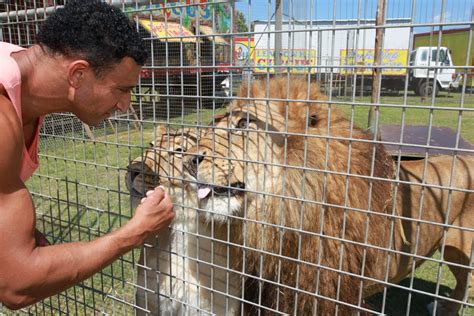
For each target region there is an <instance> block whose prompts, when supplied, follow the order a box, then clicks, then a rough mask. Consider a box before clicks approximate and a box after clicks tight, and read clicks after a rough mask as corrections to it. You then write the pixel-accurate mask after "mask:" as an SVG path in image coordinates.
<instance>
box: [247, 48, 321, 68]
mask: <svg viewBox="0 0 474 316" xmlns="http://www.w3.org/2000/svg"><path fill="white" fill-rule="evenodd" d="M254 55H255V57H254V62H255V68H254V72H259V73H261V72H270V73H274V72H275V68H274V67H273V66H274V64H275V51H274V50H268V49H255V54H254ZM281 63H282V66H288V67H289V71H290V72H292V73H308V72H311V73H315V72H316V68H314V67H313V66H316V50H315V49H291V50H290V49H283V50H282V53H281ZM287 71H288V68H282V69H281V72H287Z"/></svg>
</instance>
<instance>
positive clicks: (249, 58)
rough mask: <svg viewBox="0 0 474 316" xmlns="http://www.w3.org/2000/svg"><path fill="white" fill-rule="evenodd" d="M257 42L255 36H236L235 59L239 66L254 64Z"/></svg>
mask: <svg viewBox="0 0 474 316" xmlns="http://www.w3.org/2000/svg"><path fill="white" fill-rule="evenodd" d="M254 55H255V43H254V40H253V37H250V38H248V37H235V38H234V60H235V62H236V64H237V66H253V62H254Z"/></svg>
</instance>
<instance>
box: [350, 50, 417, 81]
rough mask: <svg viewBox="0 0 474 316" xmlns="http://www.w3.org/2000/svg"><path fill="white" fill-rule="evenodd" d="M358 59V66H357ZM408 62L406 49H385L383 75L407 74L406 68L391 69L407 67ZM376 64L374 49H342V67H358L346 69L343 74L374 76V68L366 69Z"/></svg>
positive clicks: (383, 53)
mask: <svg viewBox="0 0 474 316" xmlns="http://www.w3.org/2000/svg"><path fill="white" fill-rule="evenodd" d="M356 57H357V64H356ZM407 60H408V50H406V49H384V50H383V52H382V66H383V68H382V74H383V75H392V76H399V75H402V76H403V75H405V74H406V68H391V67H394V66H395V67H405V66H406V65H407ZM373 64H374V50H373V49H358V50H346V49H341V65H343V66H357V67H355V68H344V69H342V73H345V74H348V73H351V74H352V73H354V72H356V73H357V74H361V75H362V74H363V75H372V69H373V68H366V67H367V66H373Z"/></svg>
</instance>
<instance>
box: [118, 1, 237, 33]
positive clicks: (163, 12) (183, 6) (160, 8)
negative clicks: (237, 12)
mask: <svg viewBox="0 0 474 316" xmlns="http://www.w3.org/2000/svg"><path fill="white" fill-rule="evenodd" d="M124 12H125V13H127V14H128V15H133V16H137V15H138V16H140V18H142V19H146V18H148V19H150V15H151V16H152V18H155V19H157V20H160V21H164V20H165V18H166V20H167V21H168V22H170V21H172V22H177V23H179V24H182V25H183V26H184V27H186V28H189V29H190V28H191V27H192V24H195V23H196V22H199V23H200V24H207V25H209V26H212V27H213V29H214V30H215V32H216V33H220V34H223V33H230V32H231V25H230V22H231V15H232V6H231V3H214V2H212V1H207V0H186V1H176V2H166V3H158V4H147V5H139V6H135V5H131V6H128V7H127V8H126V9H125V10H124Z"/></svg>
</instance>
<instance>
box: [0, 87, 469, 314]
mask: <svg viewBox="0 0 474 316" xmlns="http://www.w3.org/2000/svg"><path fill="white" fill-rule="evenodd" d="M332 101H333V102H335V103H338V106H339V107H340V108H342V109H343V110H344V111H345V112H346V113H348V115H353V117H354V120H355V122H356V124H357V125H359V126H362V127H365V126H366V124H367V123H366V122H367V111H368V106H367V103H368V101H369V98H368V97H363V98H356V99H355V100H351V99H350V98H344V97H334V98H333V99H332ZM380 103H381V104H383V105H393V107H392V106H381V107H379V113H380V116H379V118H380V123H383V124H400V123H401V122H402V117H404V119H405V124H424V125H427V124H428V123H429V121H430V118H431V119H432V124H433V126H448V127H450V128H452V129H454V130H456V128H457V125H458V122H459V117H460V115H459V114H460V113H461V108H466V109H470V110H466V111H462V120H461V135H462V137H464V138H465V139H467V140H469V141H470V142H471V143H474V111H472V110H473V109H474V97H473V96H472V95H465V96H464V101H463V102H461V97H460V94H450V95H447V94H446V93H444V94H443V93H442V94H441V95H440V96H439V97H438V98H436V100H435V102H434V105H432V103H431V100H430V99H428V100H426V101H425V102H424V103H422V102H421V100H420V98H419V97H415V96H409V97H408V98H407V99H406V100H404V98H403V97H402V96H384V97H382V98H381V100H380ZM401 104H407V105H409V106H420V107H421V108H416V109H411V108H410V109H404V108H401V107H396V106H395V105H401ZM439 107H443V108H449V110H440V109H437V108H439ZM221 111H222V110H218V111H217V112H221ZM215 113H216V111H212V110H203V111H200V112H199V113H198V114H196V113H191V114H188V115H186V116H176V117H174V118H167V119H166V118H164V119H160V118H156V117H155V118H154V119H153V120H144V121H142V122H140V124H139V128H138V129H136V128H135V127H134V126H133V125H132V124H130V125H129V126H128V127H126V128H123V127H122V128H118V129H117V130H116V131H115V132H113V131H111V129H110V128H104V129H103V130H96V131H95V133H96V135H97V137H96V139H95V140H91V139H89V138H87V136H85V135H84V134H83V133H68V134H66V135H61V136H48V137H44V138H43V139H42V143H41V147H40V154H41V157H40V159H41V167H40V169H39V170H38V172H37V173H36V175H35V176H34V177H33V178H32V179H31V180H30V181H29V182H28V184H27V185H28V187H29V188H30V190H31V192H33V198H34V203H35V205H36V209H37V222H38V228H39V229H40V230H41V231H43V232H44V233H45V234H46V235H47V237H48V239H50V241H52V242H54V243H62V242H68V241H77V240H84V241H87V240H91V239H94V238H96V237H98V236H101V235H104V234H106V233H107V232H109V231H111V230H113V229H115V228H117V227H119V226H121V225H123V224H124V223H125V222H126V221H127V220H128V219H129V218H130V216H131V215H132V213H133V210H132V209H131V205H130V201H129V196H128V191H127V189H126V187H125V181H124V178H125V172H126V166H127V164H128V162H129V161H130V160H131V159H133V158H135V157H137V156H139V155H141V154H142V153H143V150H144V149H143V148H145V147H147V146H148V143H149V141H151V140H153V134H154V133H153V130H154V128H155V127H156V125H157V124H171V125H170V126H171V127H173V128H176V127H179V126H180V125H182V124H195V123H196V122H200V123H205V122H209V121H210V120H211V119H212V116H213V115H214V114H215ZM138 253H139V252H138V250H136V251H133V252H131V253H129V254H127V255H125V256H123V257H122V258H120V259H119V260H118V261H116V262H115V263H113V264H112V265H111V266H109V267H107V268H106V269H104V270H102V271H101V272H100V273H97V274H96V275H95V276H94V277H92V278H90V279H88V280H86V281H85V282H83V283H81V284H80V285H78V286H76V287H74V288H72V289H69V290H67V291H66V292H64V293H62V294H60V295H57V296H54V297H52V298H49V299H46V300H44V301H43V302H42V303H40V304H37V305H35V306H34V307H32V308H30V309H29V310H28V312H29V313H33V314H61V313H65V314H87V315H89V314H96V313H102V312H104V313H107V314H124V315H132V314H133V313H134V308H133V304H134V289H135V287H134V281H133V280H134V278H133V271H134V263H136V261H137V260H138ZM437 269H438V265H437V264H436V263H432V262H427V263H425V264H423V265H422V266H421V267H420V268H419V269H418V270H417V271H416V273H415V276H414V284H413V288H417V289H421V290H423V291H427V292H434V289H435V287H436V280H437ZM440 282H441V285H442V286H441V287H440V293H441V294H445V292H449V290H450V289H452V287H453V284H454V279H453V277H452V275H451V273H450V272H449V271H448V269H447V268H446V267H445V266H444V267H443V269H442V274H441V279H440ZM402 285H404V286H410V279H406V280H405V281H403V282H402ZM382 300H383V296H382V295H381V294H380V295H377V296H376V297H374V298H372V299H371V300H370V303H371V304H373V306H374V307H376V308H377V309H380V308H381V302H382ZM429 301H431V299H430V297H428V296H426V295H420V294H416V293H414V294H413V295H412V296H411V299H410V305H411V315H425V314H426V311H425V305H426V304H427V303H428V302H429ZM386 303H387V305H386V309H385V312H386V313H387V314H389V315H402V314H403V315H405V314H406V307H407V304H408V292H407V291H401V290H397V289H389V290H388V292H387V298H386ZM2 312H3V313H6V314H9V313H8V312H6V311H5V310H4V311H2V310H1V309H0V313H2ZM465 315H474V310H473V309H469V310H466V311H465Z"/></svg>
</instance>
